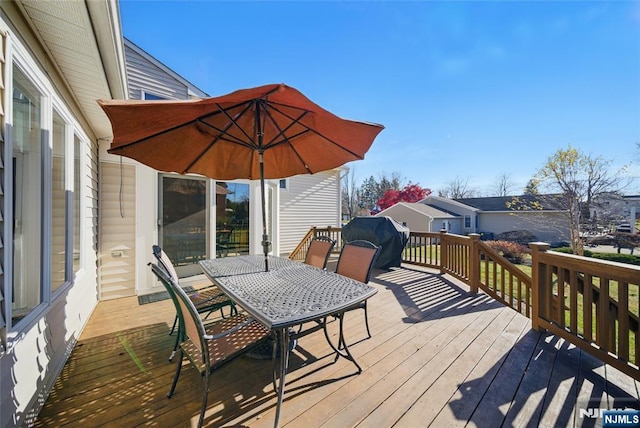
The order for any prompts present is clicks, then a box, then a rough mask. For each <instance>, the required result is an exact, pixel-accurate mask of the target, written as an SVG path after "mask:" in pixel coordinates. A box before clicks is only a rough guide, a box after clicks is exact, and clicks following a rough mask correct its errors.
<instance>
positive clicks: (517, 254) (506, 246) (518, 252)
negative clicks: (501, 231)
mask: <svg viewBox="0 0 640 428" xmlns="http://www.w3.org/2000/svg"><path fill="white" fill-rule="evenodd" d="M486 244H487V245H488V246H489V247H491V248H492V249H494V250H496V251H497V252H499V253H500V254H502V256H503V257H504V258H506V259H508V260H509V261H511V262H512V263H517V264H521V263H522V262H523V261H524V259H525V254H526V253H527V247H525V246H524V245H522V244H518V243H517V242H509V241H486Z"/></svg>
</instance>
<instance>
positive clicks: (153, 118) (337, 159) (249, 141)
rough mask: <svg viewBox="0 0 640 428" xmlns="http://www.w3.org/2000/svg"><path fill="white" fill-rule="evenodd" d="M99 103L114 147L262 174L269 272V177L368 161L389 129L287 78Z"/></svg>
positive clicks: (186, 166)
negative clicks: (204, 92) (205, 94)
mask: <svg viewBox="0 0 640 428" xmlns="http://www.w3.org/2000/svg"><path fill="white" fill-rule="evenodd" d="M98 103H99V104H100V106H101V107H102V109H103V110H104V111H105V112H106V114H107V116H108V117H109V120H110V121H111V126H112V128H113V141H112V143H111V148H110V149H109V150H108V151H109V153H112V154H116V155H121V156H126V157H129V158H131V159H135V160H137V161H139V162H141V163H143V164H145V165H148V166H150V167H152V168H154V169H157V170H159V171H165V172H177V173H179V174H187V173H194V174H201V175H203V176H206V177H209V178H213V179H216V180H233V179H239V178H244V179H250V180H257V179H259V180H260V191H261V197H262V198H261V199H262V246H263V249H264V255H265V268H266V269H267V270H268V269H269V267H268V260H267V253H268V252H269V249H270V242H269V236H268V234H267V225H266V207H265V191H264V188H265V184H264V180H265V179H278V178H285V177H290V176H293V175H297V174H313V173H316V172H320V171H326V170H329V169H332V168H335V167H338V166H340V165H343V164H345V163H347V162H350V161H354V160H359V159H363V158H364V154H365V153H366V152H367V150H369V147H371V144H372V143H373V140H374V139H375V138H376V136H377V135H378V133H380V131H382V129H384V127H383V126H382V125H377V124H371V123H365V122H358V121H352V120H347V119H342V118H340V117H338V116H336V115H334V114H332V113H330V112H329V111H327V110H325V109H323V108H322V107H320V106H318V105H317V104H315V103H313V102H312V101H311V100H309V99H308V98H307V97H305V96H304V95H303V94H302V93H301V92H299V91H298V90H296V89H294V88H292V87H289V86H287V85H284V84H272V85H265V86H260V87H256V88H250V89H241V90H238V91H235V92H232V93H230V94H227V95H222V96H219V97H212V98H206V99H201V100H187V101H138V100H98Z"/></svg>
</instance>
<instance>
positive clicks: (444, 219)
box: [376, 202, 462, 234]
mask: <svg viewBox="0 0 640 428" xmlns="http://www.w3.org/2000/svg"><path fill="white" fill-rule="evenodd" d="M382 216H384V217H391V218H393V219H394V220H395V221H397V222H398V223H400V224H402V225H404V226H407V227H408V228H409V230H411V231H412V232H438V231H440V230H443V229H444V230H447V231H448V232H450V233H455V234H460V233H461V232H462V220H461V218H460V216H459V215H457V214H452V213H449V212H445V211H443V210H440V209H438V208H435V207H433V206H429V205H425V204H421V203H418V202H399V203H397V204H395V205H392V206H390V207H389V208H387V209H384V210H382V211H381V212H379V213H378V214H376V217H382Z"/></svg>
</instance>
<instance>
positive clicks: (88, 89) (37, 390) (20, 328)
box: [0, 0, 126, 428]
mask: <svg viewBox="0 0 640 428" xmlns="http://www.w3.org/2000/svg"><path fill="white" fill-rule="evenodd" d="M121 37H122V36H121V29H120V20H119V16H118V6H117V4H116V3H115V2H114V1H109V0H96V1H90V2H86V3H85V2H76V1H59V2H50V1H46V2H45V1H21V0H18V1H2V2H0V82H1V84H0V121H1V122H2V126H1V127H0V137H1V138H0V147H1V153H2V162H1V163H0V174H1V179H0V183H1V184H2V186H1V189H0V224H1V227H0V267H1V269H0V304H1V308H0V379H1V380H0V427H3V428H4V427H13V426H23V425H24V426H27V425H29V422H30V421H31V420H32V418H33V417H34V416H35V415H36V414H37V412H38V411H39V409H40V406H42V404H43V403H44V400H45V399H46V396H47V395H48V392H49V391H50V389H51V387H52V385H53V384H54V382H55V380H56V378H57V377H58V375H59V374H60V372H61V370H62V368H63V365H64V364H65V362H66V360H67V357H68V356H69V354H70V353H71V350H72V349H73V347H74V345H75V343H76V341H77V339H78V337H79V335H80V333H81V331H82V329H83V327H84V325H85V323H86V322H87V320H88V318H89V317H90V316H91V313H92V312H93V309H94V308H95V306H96V304H97V302H98V290H99V285H98V269H97V264H98V253H99V248H98V242H99V240H98V210H99V208H101V207H100V202H99V201H98V192H99V184H98V179H99V170H98V166H99V159H98V141H99V140H100V139H101V138H104V137H108V136H110V135H111V125H110V123H109V121H108V119H107V117H106V116H105V115H104V113H103V112H102V110H101V109H100V107H99V106H98V104H97V103H96V99H99V98H107V99H108V98H125V97H126V90H125V88H126V74H125V62H124V54H123V47H122V39H121Z"/></svg>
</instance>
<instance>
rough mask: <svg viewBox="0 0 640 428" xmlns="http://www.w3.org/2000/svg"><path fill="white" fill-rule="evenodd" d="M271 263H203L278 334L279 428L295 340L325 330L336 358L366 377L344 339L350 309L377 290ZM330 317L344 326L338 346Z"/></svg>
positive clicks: (289, 263) (243, 259) (244, 259)
mask: <svg viewBox="0 0 640 428" xmlns="http://www.w3.org/2000/svg"><path fill="white" fill-rule="evenodd" d="M268 263H269V271H266V270H265V259H264V256H263V255H259V256H258V255H248V256H237V257H225V258H220V259H212V260H202V261H200V265H201V266H202V269H203V271H204V273H205V275H206V276H207V277H209V279H211V281H213V282H214V283H215V284H216V285H218V287H220V289H221V290H222V291H223V292H224V293H225V294H227V295H228V296H229V297H230V298H231V299H232V300H233V301H235V302H236V304H237V305H239V306H240V307H241V308H243V309H244V310H245V311H246V312H247V313H249V314H250V315H251V316H252V317H254V318H255V319H256V320H258V321H259V322H261V323H262V324H264V325H265V326H267V327H268V328H270V329H271V330H272V331H273V332H274V333H275V334H276V337H277V339H278V340H277V341H278V342H279V346H280V364H279V367H278V368H277V369H276V368H274V387H275V389H276V392H277V394H278V402H277V406H276V416H275V421H274V426H275V427H278V425H279V421H280V410H281V407H282V401H283V396H284V388H285V377H286V374H287V370H288V364H289V352H290V346H289V345H290V343H291V341H292V340H294V341H295V340H297V339H298V338H300V337H303V336H306V335H307V334H310V333H313V332H315V331H317V330H320V329H322V330H324V334H325V338H326V340H327V342H328V343H329V345H330V346H331V348H332V349H333V351H334V352H335V359H336V360H337V359H338V358H339V357H344V358H346V359H348V360H350V361H351V362H352V363H353V364H354V365H355V366H356V367H357V369H358V373H360V372H362V368H361V367H360V366H359V365H358V363H357V362H356V360H355V358H353V355H352V354H351V352H350V351H349V347H348V345H347V343H346V342H345V340H344V333H343V314H344V312H345V310H346V309H347V308H350V307H351V306H354V305H357V304H359V303H361V302H363V301H365V300H367V299H368V298H370V297H371V296H373V295H374V294H375V293H376V292H377V290H376V289H375V288H373V287H372V286H370V285H367V284H364V283H362V282H358V281H354V280H352V279H350V278H347V277H344V276H342V275H338V274H336V273H334V272H330V271H326V270H322V269H318V268H316V267H313V266H309V265H306V264H304V263H300V262H296V261H293V260H289V259H287V258H282V257H275V256H269V258H268ZM328 316H335V317H337V318H338V320H339V322H340V333H339V338H338V343H337V344H334V343H333V342H332V341H331V339H330V337H329V334H328V332H327V328H326V327H327V317H328ZM310 321H314V322H313V323H312V326H311V327H309V328H307V329H300V330H298V329H292V328H291V327H294V326H299V325H302V324H304V323H307V322H310ZM276 375H277V376H278V380H279V382H278V385H276Z"/></svg>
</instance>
